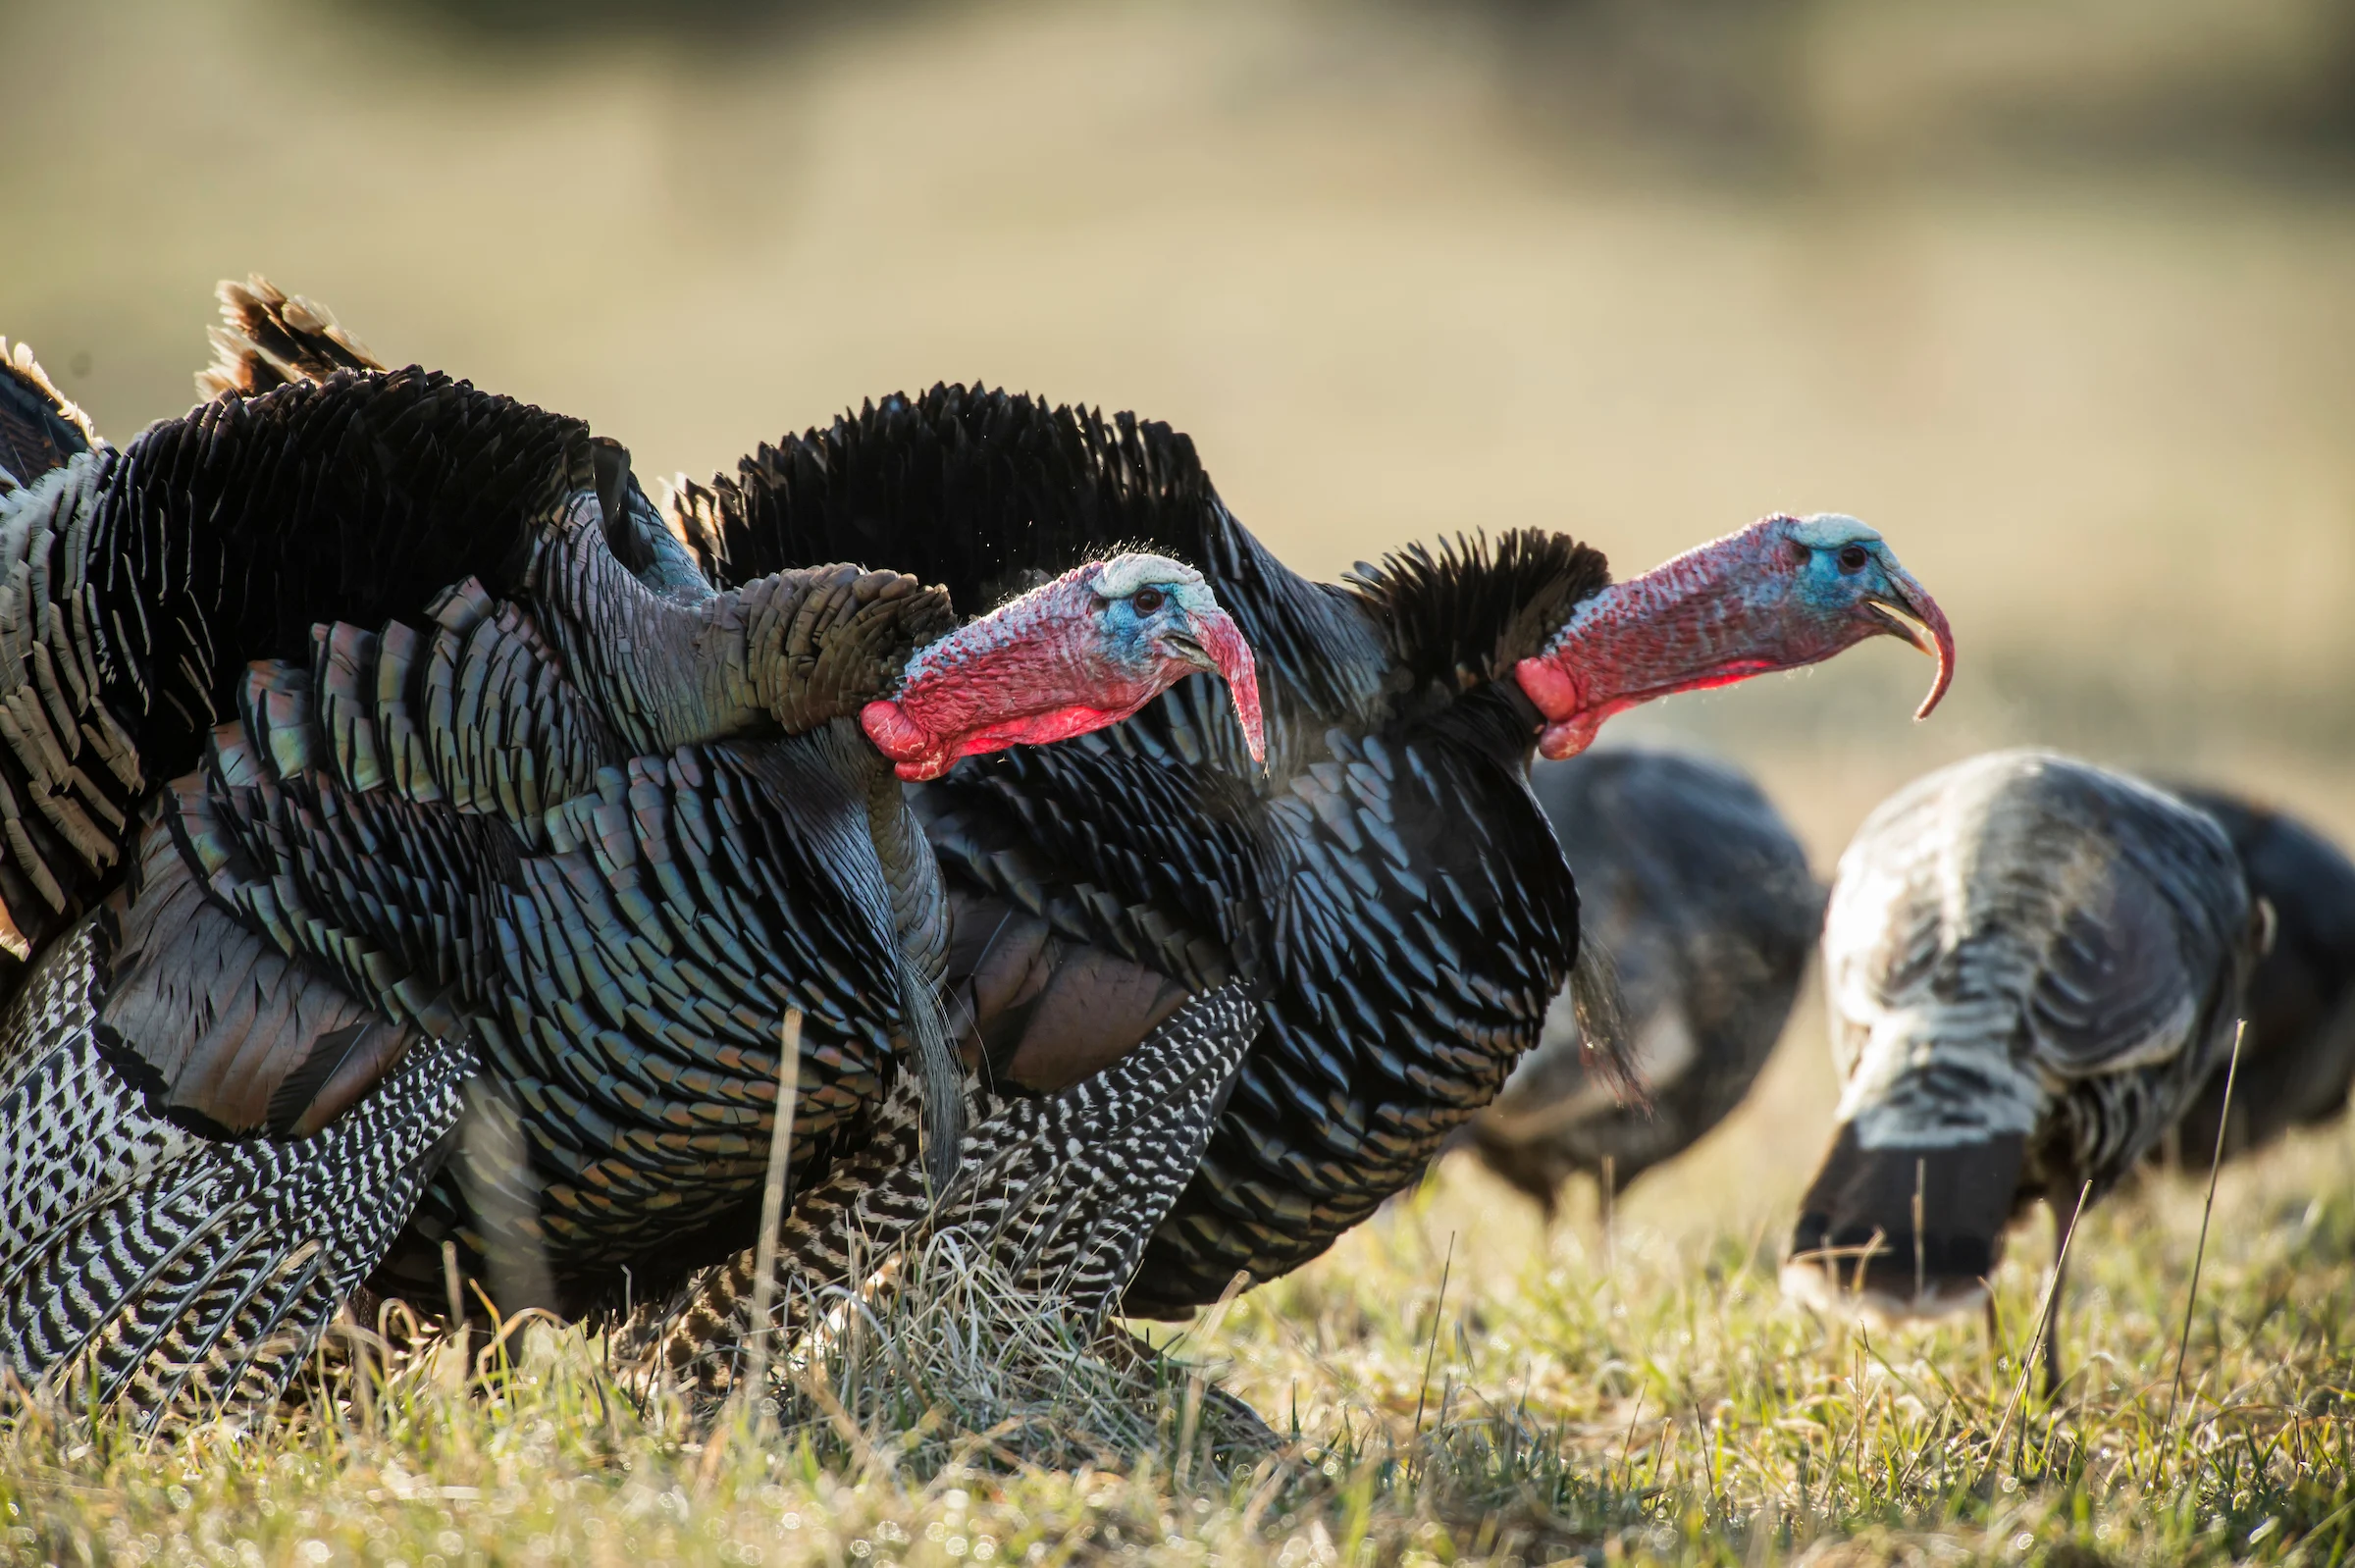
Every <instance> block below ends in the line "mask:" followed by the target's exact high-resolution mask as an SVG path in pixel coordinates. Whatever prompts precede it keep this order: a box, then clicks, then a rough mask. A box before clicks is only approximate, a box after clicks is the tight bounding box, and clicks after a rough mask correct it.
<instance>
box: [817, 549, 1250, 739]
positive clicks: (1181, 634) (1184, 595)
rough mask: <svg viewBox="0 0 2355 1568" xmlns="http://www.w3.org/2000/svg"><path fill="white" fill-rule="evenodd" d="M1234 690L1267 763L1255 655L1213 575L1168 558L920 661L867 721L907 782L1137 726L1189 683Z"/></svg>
mask: <svg viewBox="0 0 2355 1568" xmlns="http://www.w3.org/2000/svg"><path fill="white" fill-rule="evenodd" d="M1197 671H1209V672H1211V673H1213V674H1216V675H1218V676H1220V677H1221V678H1223V679H1224V680H1225V681H1226V682H1227V690H1228V694H1229V696H1230V699H1231V700H1232V702H1233V704H1234V712H1235V717H1236V718H1237V719H1238V720H1239V721H1240V722H1241V724H1242V727H1243V736H1244V739H1245V741H1246V743H1247V744H1248V745H1249V746H1250V749H1251V756H1252V758H1253V759H1254V760H1261V761H1264V760H1265V759H1266V757H1267V740H1266V734H1265V729H1264V726H1263V724H1262V721H1261V717H1260V707H1259V679H1258V675H1257V673H1256V670H1255V669H1254V666H1253V664H1252V660H1251V649H1250V646H1249V645H1248V644H1246V643H1245V642H1244V641H1243V634H1242V631H1241V629H1240V628H1239V627H1237V626H1236V625H1235V623H1234V618H1233V617H1232V616H1230V615H1229V614H1228V613H1227V611H1226V610H1224V609H1222V608H1221V607H1220V606H1219V601H1218V598H1217V596H1216V595H1215V594H1213V593H1212V592H1211V589H1210V586H1209V585H1208V584H1207V583H1205V582H1203V580H1202V574H1201V573H1200V572H1197V571H1195V570H1194V569H1193V568H1192V567H1190V566H1185V565H1181V564H1179V563H1178V562H1177V561H1174V560H1172V559H1170V558H1169V557H1168V556H1166V555H1143V554H1126V555H1115V556H1113V557H1112V558H1111V559H1109V560H1100V561H1090V562H1088V563H1087V564H1086V565H1084V566H1080V567H1078V568H1076V569H1074V570H1073V571H1069V572H1066V573H1065V574H1064V575H1063V576H1061V577H1058V578H1056V579H1055V580H1054V581H1053V582H1051V583H1047V584H1045V585H1044V586H1042V587H1039V588H1034V589H1032V590H1031V591H1030V592H1029V593H1027V594H1024V595H1022V596H1021V598H1019V599H1016V600H1013V601H1010V602H1008V603H1006V604H1002V605H1000V606H999V607H998V608H997V609H995V610H992V611H991V612H990V613H989V614H987V615H984V616H982V617H980V618H979V619H977V620H975V621H973V622H971V623H970V624H968V625H967V626H964V627H962V628H960V629H959V630H957V631H955V632H953V633H951V634H950V635H948V636H947V637H944V638H941V639H940V640H939V641H937V642H934V643H932V644H930V645H928V646H926V647H925V648H923V649H921V650H919V651H918V652H917V653H916V656H915V657H914V658H912V659H910V660H909V662H908V666H907V670H906V672H905V674H904V676H903V677H902V680H901V684H900V689H899V692H898V693H897V694H896V695H895V696H893V697H890V698H887V699H883V700H880V701H876V702H872V703H869V704H867V705H866V706H865V707H864V709H863V710H862V711H861V713H860V720H861V722H862V723H863V724H864V726H865V729H866V734H867V738H868V739H869V740H871V741H873V742H874V744H875V746H876V748H877V749H878V750H879V751H881V752H882V753H883V755H884V756H886V757H888V758H891V759H892V760H893V761H894V762H896V763H897V764H898V771H899V775H900V777H902V778H904V779H910V780H923V779H931V778H938V777H939V776H940V775H941V774H943V773H945V772H947V771H948V770H949V768H950V767H951V766H953V765H954V764H955V763H956V761H957V759H958V758H962V757H972V756H975V755H977V754H980V753H984V752H996V751H1003V750H1004V749H1006V748H1007V747H1009V746H1020V745H1039V744H1043V743H1045V742H1048V741H1060V740H1066V739H1069V738H1070V737H1072V736H1074V735H1084V734H1086V733H1087V732H1089V731H1090V730H1096V729H1101V728H1103V727H1104V726H1105V725H1107V724H1115V723H1118V722H1120V721H1121V720H1122V719H1125V718H1126V717H1128V715H1130V714H1131V713H1134V712H1135V711H1136V710H1137V709H1138V708H1140V707H1142V706H1145V704H1147V703H1149V702H1151V701H1152V700H1153V699H1154V698H1156V697H1159V696H1160V695H1161V694H1162V693H1163V692H1166V691H1168V690H1169V689H1170V688H1171V687H1172V686H1174V685H1176V684H1177V683H1178V681H1180V680H1182V679H1184V678H1185V677H1186V676H1188V675H1191V674H1194V673H1195V672H1197Z"/></svg>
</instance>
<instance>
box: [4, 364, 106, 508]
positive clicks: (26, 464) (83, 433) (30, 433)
mask: <svg viewBox="0 0 2355 1568" xmlns="http://www.w3.org/2000/svg"><path fill="white" fill-rule="evenodd" d="M97 444H98V433H97V432H96V431H94V430H92V429H91V428H90V419H89V416H88V415H87V414H85V413H83V412H82V411H81V410H80V409H78V408H77V407H75V406H74V404H73V403H71V402H69V401H68V400H67V398H66V394H65V393H64V392H59V391H58V390H57V383H55V382H53V381H51V380H50V379H49V377H48V374H47V373H46V372H45V371H43V370H42V369H41V366H40V362H39V361H38V360H36V359H34V358H33V357H32V346H31V345H30V344H29V343H19V344H17V345H16V347H14V348H13V349H12V348H11V347H9V344H8V340H7V339H5V338H0V496H5V495H7V494H8V493H9V492H10V491H12V490H21V489H23V488H24V487H26V486H27V485H29V484H31V483H32V482H33V481H34V480H36V479H38V478H40V477H41V476H42V475H43V474H45V473H47V472H49V470H51V469H52V468H63V467H65V466H66V464H67V463H69V462H71V461H72V460H73V459H74V458H75V457H76V456H78V454H80V453H82V452H86V451H88V450H89V449H90V448H91V447H93V446H95V445H97Z"/></svg>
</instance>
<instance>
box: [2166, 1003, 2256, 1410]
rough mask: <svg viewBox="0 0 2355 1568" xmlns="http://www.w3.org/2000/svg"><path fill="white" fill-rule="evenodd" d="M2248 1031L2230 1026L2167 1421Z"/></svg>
mask: <svg viewBox="0 0 2355 1568" xmlns="http://www.w3.org/2000/svg"><path fill="white" fill-rule="evenodd" d="M2248 1032H2249V1022H2248V1019H2241V1020H2240V1022H2239V1023H2238V1024H2236V1025H2234V1026H2233V1029H2232V1058H2231V1060H2230V1061H2228V1062H2226V1063H2225V1064H2224V1103H2223V1105H2221V1106H2220V1107H2219V1108H2218V1110H2217V1113H2216V1149H2215V1152H2214V1153H2213V1154H2211V1155H2210V1156H2209V1159H2208V1197H2207V1200H2206V1201H2205V1202H2204V1203H2202V1204H2201V1205H2200V1244H2199V1245H2198V1246H2197V1247H2194V1248H2193V1249H2192V1254H2191V1285H2190V1288H2188V1289H2187V1290H2185V1291H2184V1293H2183V1333H2182V1335H2181V1336H2180V1337H2179V1338H2177V1339H2176V1340H2175V1385H2174V1388H2173V1390H2172V1392H2170V1393H2169V1395H2168V1401H2167V1418H2168V1420H2169V1422H2170V1423H2171V1424H2172V1422H2173V1421H2174V1419H2175V1410H2176V1408H2177V1407H2178V1406H2180V1405H2181V1403H2182V1402H2183V1360H2184V1357H2186V1356H2187V1355H2189V1354H2190V1353H2191V1317H2192V1314H2193V1313H2194V1312H2195V1311H2197V1310H2198V1309H2199V1305H2200V1266H2201V1265H2202V1264H2204V1263H2206V1262H2207V1260H2208V1222H2209V1221H2210V1220H2212V1219H2214V1218H2215V1216H2216V1179H2217V1176H2219V1175H2220V1174H2221V1173H2222V1172H2223V1171H2224V1137H2225V1134H2226V1133H2227V1132H2228V1131H2229V1130H2230V1129H2231V1126H2232V1086H2233V1083H2234V1082H2235V1080H2237V1079H2238V1078H2239V1076H2240V1042H2241V1040H2242V1038H2243V1037H2244V1036H2245V1035H2247V1033H2248Z"/></svg>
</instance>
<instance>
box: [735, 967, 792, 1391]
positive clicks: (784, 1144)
mask: <svg viewBox="0 0 2355 1568" xmlns="http://www.w3.org/2000/svg"><path fill="white" fill-rule="evenodd" d="M801 1081H802V1010H801V1009H800V1008H798V1007H797V1008H787V1009H786V1010H785V1022H784V1026H783V1028H782V1030H781V1031H780V1037H779V1044H778V1048H777V1109H776V1114H775V1116H774V1117H773V1118H771V1120H770V1123H769V1135H768V1175H767V1179H766V1180H765V1181H764V1182H763V1184H762V1186H761V1188H760V1240H759V1246H758V1248H757V1249H756V1250H755V1253H754V1265H753V1317H752V1332H751V1333H750V1335H749V1336H748V1337H749V1343H748V1344H747V1345H746V1347H745V1348H746V1352H747V1354H746V1358H745V1375H744V1386H745V1387H747V1388H748V1389H750V1390H751V1393H752V1398H753V1400H754V1401H755V1402H756V1404H758V1403H759V1402H760V1401H761V1398H762V1395H763V1394H764V1393H765V1392H766V1390H767V1388H768V1334H769V1313H770V1309H771V1308H772V1307H773V1306H774V1304H775V1294H776V1281H777V1227H778V1226H780V1225H782V1224H784V1222H785V1175H786V1172H787V1170H788V1169H789V1164H788V1162H789V1160H790V1157H791V1155H792V1151H793V1111H794V1103H795V1100H796V1097H797V1096H798V1095H799V1093H800V1089H801Z"/></svg>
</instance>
